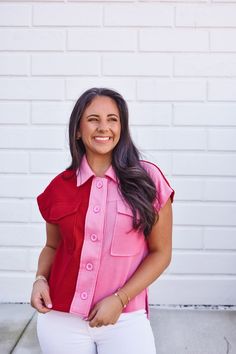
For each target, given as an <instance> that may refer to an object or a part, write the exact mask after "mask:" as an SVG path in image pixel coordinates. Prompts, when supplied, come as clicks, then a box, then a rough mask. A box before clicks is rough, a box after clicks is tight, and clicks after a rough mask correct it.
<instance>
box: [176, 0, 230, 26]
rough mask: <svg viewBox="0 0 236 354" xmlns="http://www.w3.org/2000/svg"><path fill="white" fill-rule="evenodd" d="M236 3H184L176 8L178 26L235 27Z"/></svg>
mask: <svg viewBox="0 0 236 354" xmlns="http://www.w3.org/2000/svg"><path fill="white" fill-rule="evenodd" d="M235 11H236V7H235V6H234V5H225V6H222V5H212V4H209V5H202V6H201V5H199V4H198V5H192V4H191V6H189V5H182V6H178V7H177V8H176V26H187V27H188V26H190V27H235V26H236V21H235Z"/></svg>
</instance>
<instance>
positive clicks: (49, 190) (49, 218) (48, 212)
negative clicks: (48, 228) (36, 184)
mask: <svg viewBox="0 0 236 354" xmlns="http://www.w3.org/2000/svg"><path fill="white" fill-rule="evenodd" d="M53 194H54V193H53V186H52V182H51V183H50V184H49V185H48V186H47V187H46V188H45V190H44V191H43V192H42V193H41V194H40V195H38V196H37V203H38V207H39V211H40V213H41V215H42V217H43V218H44V220H45V221H46V222H48V223H52V224H55V223H56V220H55V218H53V215H52V205H53V199H54V196H53Z"/></svg>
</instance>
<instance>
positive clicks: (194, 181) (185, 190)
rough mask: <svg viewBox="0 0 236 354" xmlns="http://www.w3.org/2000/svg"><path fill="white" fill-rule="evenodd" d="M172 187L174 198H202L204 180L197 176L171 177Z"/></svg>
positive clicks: (199, 199)
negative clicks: (174, 192)
mask: <svg viewBox="0 0 236 354" xmlns="http://www.w3.org/2000/svg"><path fill="white" fill-rule="evenodd" d="M172 188H174V189H175V191H176V194H175V200H176V199H177V200H190V201H191V200H196V201H197V200H198V201H201V200H202V199H203V193H204V180H203V179H199V178H183V177H181V178H172Z"/></svg>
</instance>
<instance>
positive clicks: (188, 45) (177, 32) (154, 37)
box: [139, 28, 209, 52]
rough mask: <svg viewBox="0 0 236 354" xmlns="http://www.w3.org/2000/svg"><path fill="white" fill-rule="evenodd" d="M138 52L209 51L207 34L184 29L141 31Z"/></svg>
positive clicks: (201, 31) (203, 31) (202, 31)
mask: <svg viewBox="0 0 236 354" xmlns="http://www.w3.org/2000/svg"><path fill="white" fill-rule="evenodd" d="M139 46H140V50H141V51H150V52H153V51H159V52H178V51H185V52H198V51H207V50H208V49H209V42H208V32H207V31H205V30H191V29H189V30H188V31H186V30H184V29H176V28H174V29H169V28H166V29H141V30H140V43H139Z"/></svg>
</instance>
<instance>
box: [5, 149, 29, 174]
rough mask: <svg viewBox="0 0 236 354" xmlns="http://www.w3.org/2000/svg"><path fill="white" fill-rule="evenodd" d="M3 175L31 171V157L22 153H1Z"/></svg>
mask: <svg viewBox="0 0 236 354" xmlns="http://www.w3.org/2000/svg"><path fill="white" fill-rule="evenodd" d="M0 160H1V164H0V172H1V173H26V172H28V171H29V156H28V154H27V153H26V152H23V151H22V152H21V151H1V152H0Z"/></svg>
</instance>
